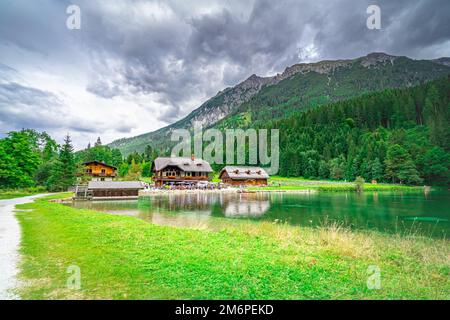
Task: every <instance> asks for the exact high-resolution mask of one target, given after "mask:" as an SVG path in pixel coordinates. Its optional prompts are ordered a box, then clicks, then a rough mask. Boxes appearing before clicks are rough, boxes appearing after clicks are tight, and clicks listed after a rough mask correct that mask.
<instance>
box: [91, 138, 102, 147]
mask: <svg viewBox="0 0 450 320" xmlns="http://www.w3.org/2000/svg"><path fill="white" fill-rule="evenodd" d="M89 144H90V143H89ZM101 145H102V140H101V139H100V137H98V138H97V141H96V142H95V144H94V147H98V146H101Z"/></svg>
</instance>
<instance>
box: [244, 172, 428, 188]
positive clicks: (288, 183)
mask: <svg viewBox="0 0 450 320" xmlns="http://www.w3.org/2000/svg"><path fill="white" fill-rule="evenodd" d="M249 189H250V190H260V191H261V190H262V191H265V190H266V191H277V190H280V191H289V190H318V191H356V187H355V184H354V183H353V182H344V181H329V180H308V179H304V178H302V177H280V176H271V177H270V179H269V185H268V186H266V187H251V188H249ZM364 190H365V191H423V187H414V186H406V185H399V184H388V183H378V184H371V183H365V184H364Z"/></svg>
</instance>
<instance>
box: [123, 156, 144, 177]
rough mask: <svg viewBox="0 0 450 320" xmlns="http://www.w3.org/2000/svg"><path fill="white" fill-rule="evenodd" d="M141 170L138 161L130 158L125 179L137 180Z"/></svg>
mask: <svg viewBox="0 0 450 320" xmlns="http://www.w3.org/2000/svg"><path fill="white" fill-rule="evenodd" d="M141 172H142V169H141V165H140V163H137V162H135V161H134V159H132V160H131V164H130V167H129V169H128V173H127V174H126V176H125V180H139V178H140V177H141Z"/></svg>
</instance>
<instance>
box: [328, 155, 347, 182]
mask: <svg viewBox="0 0 450 320" xmlns="http://www.w3.org/2000/svg"><path fill="white" fill-rule="evenodd" d="M344 167H345V160H344V158H343V157H339V158H334V159H332V160H330V163H329V168H330V178H331V179H333V180H342V179H343V178H344V169H345V168H344Z"/></svg>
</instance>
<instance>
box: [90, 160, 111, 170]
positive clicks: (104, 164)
mask: <svg viewBox="0 0 450 320" xmlns="http://www.w3.org/2000/svg"><path fill="white" fill-rule="evenodd" d="M91 163H97V164H101V165H103V166H105V167H110V168H113V169H114V170H117V168H116V167H114V166H111V165H109V164H106V163H104V162H101V161H97V160H94V161H87V162H84V163H83V164H84V165H88V164H91Z"/></svg>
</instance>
